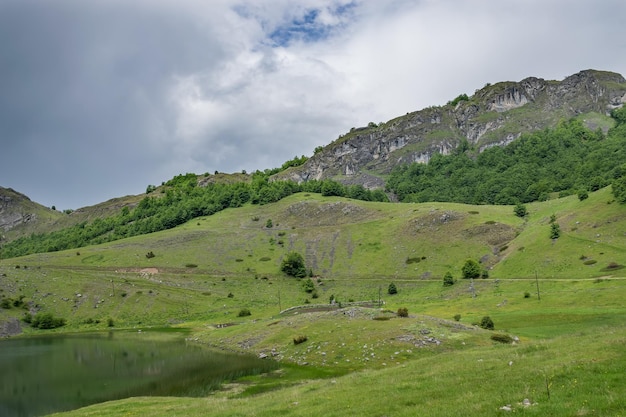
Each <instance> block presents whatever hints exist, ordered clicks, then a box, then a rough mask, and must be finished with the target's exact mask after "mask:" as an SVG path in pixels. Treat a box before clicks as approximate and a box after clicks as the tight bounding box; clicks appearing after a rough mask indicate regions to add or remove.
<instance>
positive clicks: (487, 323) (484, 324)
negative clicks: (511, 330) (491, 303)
mask: <svg viewBox="0 0 626 417" xmlns="http://www.w3.org/2000/svg"><path fill="white" fill-rule="evenodd" d="M479 326H480V327H481V328H483V329H487V330H493V329H494V324H493V320H491V317H489V316H485V317H483V318H482V320H481V321H480V324H479Z"/></svg>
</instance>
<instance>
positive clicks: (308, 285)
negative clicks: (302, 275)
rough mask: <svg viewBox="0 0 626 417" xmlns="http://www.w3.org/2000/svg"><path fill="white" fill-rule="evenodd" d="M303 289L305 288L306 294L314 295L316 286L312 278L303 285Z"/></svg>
mask: <svg viewBox="0 0 626 417" xmlns="http://www.w3.org/2000/svg"><path fill="white" fill-rule="evenodd" d="M302 287H303V288H304V292H308V293H312V292H313V291H315V284H314V283H313V280H312V279H311V278H307V279H306V280H305V281H304V283H303V284H302Z"/></svg>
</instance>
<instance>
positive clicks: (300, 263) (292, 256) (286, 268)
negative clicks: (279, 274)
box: [280, 252, 312, 283]
mask: <svg viewBox="0 0 626 417" xmlns="http://www.w3.org/2000/svg"><path fill="white" fill-rule="evenodd" d="M280 270H281V271H283V272H284V273H285V274H287V275H290V276H292V277H296V278H304V277H306V265H305V264H304V258H303V257H302V255H300V254H299V253H298V252H289V253H288V254H287V256H285V259H283V261H282V263H281V265H280ZM311 283H312V282H311Z"/></svg>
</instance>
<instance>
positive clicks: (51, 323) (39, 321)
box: [30, 313, 65, 329]
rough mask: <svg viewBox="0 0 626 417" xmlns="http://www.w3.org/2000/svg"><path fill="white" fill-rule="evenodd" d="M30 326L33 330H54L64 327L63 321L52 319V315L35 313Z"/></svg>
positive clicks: (61, 319)
mask: <svg viewBox="0 0 626 417" xmlns="http://www.w3.org/2000/svg"><path fill="white" fill-rule="evenodd" d="M30 325H31V326H32V327H34V328H35V329H56V328H57V327H63V326H65V319H63V318H60V317H54V316H53V315H52V313H37V314H36V315H35V317H33V318H32V320H31V323H30Z"/></svg>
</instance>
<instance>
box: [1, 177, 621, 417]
mask: <svg viewBox="0 0 626 417" xmlns="http://www.w3.org/2000/svg"><path fill="white" fill-rule="evenodd" d="M611 201H612V198H611V194H610V190H608V189H603V190H600V191H598V192H595V193H591V194H590V196H589V198H588V199H587V200H584V201H582V202H581V201H579V200H578V199H577V198H576V197H567V198H563V199H556V200H550V201H547V202H542V203H533V204H529V205H528V206H527V207H528V211H529V216H527V218H525V219H521V218H518V217H516V216H515V215H514V213H513V207H511V206H468V205H462V204H451V203H428V204H389V203H371V202H361V201H354V200H347V199H343V198H337V197H328V198H325V197H321V196H320V195H319V194H306V193H300V194H296V195H293V196H290V197H288V198H285V199H283V200H281V201H279V202H278V203H274V204H268V205H262V206H245V207H242V208H237V209H227V210H224V211H222V212H219V213H217V214H215V215H213V216H209V217H205V218H199V219H196V220H193V221H191V222H188V223H186V224H184V225H183V226H181V227H177V228H175V229H172V230H168V231H164V232H158V233H153V234H150V235H144V236H139V237H134V238H129V239H124V240H120V241H117V242H113V243H109V244H106V245H99V246H91V247H85V248H81V249H79V250H72V251H64V252H57V253H46V254H36V255H31V256H27V257H22V258H15V259H8V260H2V261H0V275H1V278H0V290H1V292H0V296H1V297H3V298H10V299H12V300H14V299H18V298H19V297H20V295H23V296H24V301H26V302H27V303H30V307H31V308H32V307H34V306H35V305H37V306H38V307H37V308H39V309H41V311H45V312H52V313H53V314H54V315H55V316H58V317H63V318H66V319H67V321H68V324H67V326H66V327H63V328H61V329H57V330H52V332H59V331H85V330H96V329H100V330H105V329H108V328H109V327H108V322H109V319H110V320H111V321H112V323H113V324H114V328H121V327H123V328H133V327H144V326H162V325H172V326H183V327H187V328H191V329H192V331H193V336H192V338H193V339H195V340H196V341H197V342H198V343H202V344H206V345H210V346H219V347H222V348H227V349H234V350H240V351H247V352H251V353H254V354H265V355H268V356H270V357H274V358H275V359H277V360H280V361H282V362H283V363H285V364H287V363H295V364H301V365H303V364H308V365H307V366H306V368H308V369H311V371H310V372H313V373H314V374H315V372H316V371H314V370H318V371H317V375H318V376H319V377H320V378H322V379H318V378H313V379H310V380H308V381H304V382H303V381H299V380H298V377H297V375H298V372H299V371H297V370H296V368H290V367H285V368H284V369H283V370H282V371H281V373H278V374H272V375H267V376H264V377H259V378H255V379H253V380H252V381H239V383H238V384H234V385H232V386H229V387H228V388H229V389H228V390H225V391H222V392H219V393H216V394H215V395H213V396H211V397H209V398H203V399H182V398H160V399H157V398H140V399H128V400H123V401H116V402H110V403H105V404H101V405H97V406H93V407H88V408H86V409H83V410H78V411H76V412H73V413H66V414H64V415H120V414H137V415H144V414H146V413H150V414H153V415H157V416H158V415H164V416H165V415H172V413H182V414H185V415H192V416H194V415H198V416H199V415H205V413H206V410H207V409H210V410H211V415H223V416H235V415H257V416H263V415H276V414H284V415H296V416H297V415H331V416H333V415H337V416H339V415H372V416H376V415H378V416H380V415H394V416H403V415H407V416H408V415H433V416H444V415H457V414H459V413H460V414H463V415H469V416H484V415H497V414H498V413H502V412H503V411H499V408H500V407H502V406H506V405H509V404H510V405H511V408H512V409H513V410H515V411H517V412H524V413H528V414H534V415H563V416H565V415H575V414H578V415H620V414H623V413H625V412H626V409H625V407H624V405H622V404H621V402H620V401H619V398H621V393H622V392H623V380H622V377H621V376H622V375H623V374H624V372H625V371H626V356H625V354H624V352H625V351H624V349H623V346H624V341H625V340H626V331H625V330H626V329H625V327H624V323H625V322H626V321H625V320H624V319H626V308H625V307H624V305H623V299H624V296H626V280H624V278H625V277H626V269H621V268H620V266H621V265H624V264H626V253H625V252H626V234H624V230H626V227H625V226H626V208H625V207H624V206H623V205H618V204H616V203H611ZM552 215H554V217H555V218H556V222H557V223H558V224H559V225H560V227H561V237H560V238H559V239H556V240H551V239H550V238H549V233H550V218H551V216H552ZM268 220H271V224H272V227H267V225H268ZM289 251H297V252H300V253H301V254H303V256H304V258H305V260H306V263H307V268H310V269H312V271H313V273H314V274H315V277H314V278H313V281H314V282H315V290H316V292H317V294H318V298H315V299H314V298H312V295H311V294H309V293H306V292H305V291H304V289H303V286H302V281H301V280H297V279H295V278H291V277H287V276H284V275H283V274H282V273H280V263H281V260H282V258H283V257H284V256H285V254H286V253H288V252H289ZM149 252H152V254H154V257H151V258H148V257H147V256H146V255H147V254H148V253H149ZM467 258H473V259H476V260H481V261H482V264H483V266H485V267H488V268H490V270H489V278H488V279H478V280H475V281H474V282H473V287H472V285H471V284H472V283H470V282H469V281H467V280H462V279H461V278H460V270H461V267H462V265H463V263H464V261H465V260H466V259H467ZM592 261H596V262H595V263H594V262H592ZM610 265H612V267H611V268H609V269H607V267H609V266H610ZM447 271H450V272H451V273H452V274H453V275H454V277H455V278H456V279H457V281H456V283H455V285H453V286H451V287H443V285H442V277H443V275H444V274H445V273H446V272H447ZM391 282H393V283H395V284H396V286H397V288H398V294H396V295H388V294H387V288H388V285H389V284H390V283H391ZM537 290H539V293H538V292H537ZM331 295H332V296H334V297H335V298H336V299H337V300H338V301H339V302H340V304H341V305H335V306H332V307H331V306H329V299H330V297H331ZM379 297H381V298H382V302H383V303H384V304H383V306H382V309H381V308H378V306H377V302H378V300H379ZM307 301H308V302H309V303H310V304H307ZM359 301H373V302H374V303H372V304H371V305H370V306H363V305H357V304H356V302H359ZM352 302H355V303H352ZM294 306H300V307H301V308H298V309H295V310H294V309H291V310H288V309H289V308H291V307H294ZM371 306H374V307H375V308H371ZM304 307H309V309H306V308H304ZM340 307H341V308H340ZM400 307H406V308H408V311H409V317H408V318H400V317H396V314H395V312H396V311H397V310H398V308H400ZM244 308H247V309H249V310H250V312H251V316H244V317H239V314H238V313H239V312H240V311H241V309H244ZM285 310H288V311H285ZM281 311H283V313H280V312H281ZM24 313H25V310H24V309H23V308H17V307H12V308H10V309H0V321H4V320H7V319H8V318H11V317H13V318H19V317H21V316H23V314H24ZM455 316H457V317H456V318H457V319H458V321H457V320H456V319H455ZM484 316H489V317H491V318H492V319H493V321H494V323H495V332H496V333H498V334H500V333H504V334H508V335H510V336H512V337H517V338H518V339H519V341H518V342H516V344H513V345H512V344H501V343H497V342H494V341H493V340H492V339H491V338H490V336H491V335H492V334H493V333H494V332H492V331H487V330H483V329H480V328H478V327H476V326H473V324H474V323H478V322H480V321H481V319H482V317H484ZM24 330H25V331H26V332H27V333H35V332H41V331H40V330H33V329H30V328H24ZM298 336H306V338H307V340H306V342H304V343H301V344H298V345H296V344H294V343H293V339H294V338H296V337H298ZM309 375H311V374H309ZM524 399H529V401H530V402H531V405H530V406H528V407H524V406H523V405H522V404H521V403H522V401H523V400H524ZM534 403H536V404H535V405H532V404H534Z"/></svg>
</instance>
